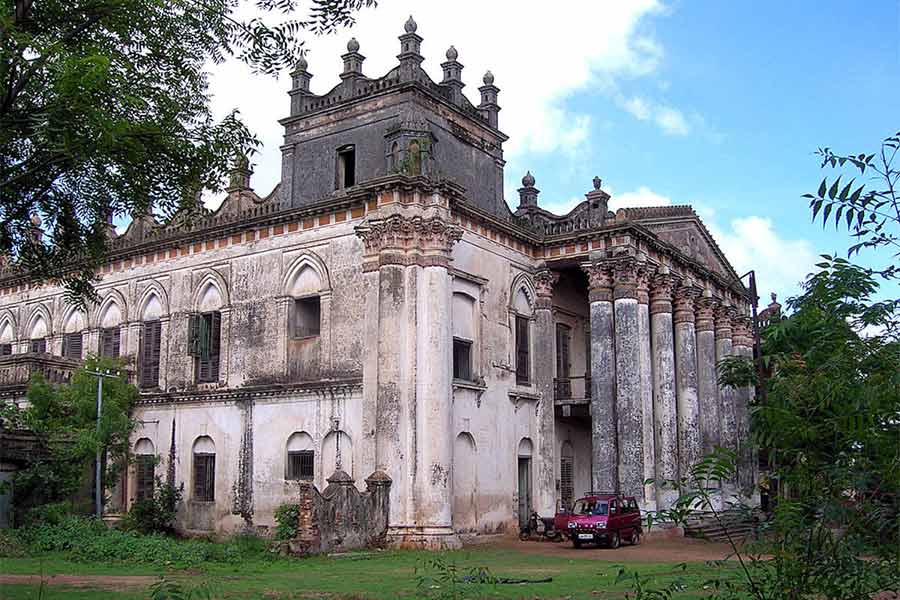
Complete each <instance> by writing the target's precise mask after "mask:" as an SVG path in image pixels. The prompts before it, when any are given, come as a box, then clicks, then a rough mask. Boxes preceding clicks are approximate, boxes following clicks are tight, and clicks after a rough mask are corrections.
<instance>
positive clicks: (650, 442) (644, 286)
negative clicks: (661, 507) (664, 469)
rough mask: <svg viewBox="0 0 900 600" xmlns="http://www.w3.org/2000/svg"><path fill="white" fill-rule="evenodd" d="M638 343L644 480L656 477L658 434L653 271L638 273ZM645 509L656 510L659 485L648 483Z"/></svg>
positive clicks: (643, 270)
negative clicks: (652, 335)
mask: <svg viewBox="0 0 900 600" xmlns="http://www.w3.org/2000/svg"><path fill="white" fill-rule="evenodd" d="M636 291H637V301H638V343H639V344H640V357H641V358H640V364H641V415H642V419H643V438H644V481H647V480H650V479H655V478H656V439H655V438H656V436H655V434H654V432H653V421H654V417H653V358H652V350H651V343H650V272H649V270H648V269H647V267H646V266H643V267H640V268H639V269H638V273H637V288H636ZM642 508H643V509H644V511H653V510H656V486H655V485H654V484H653V483H649V484H645V485H644V502H643V506H642Z"/></svg>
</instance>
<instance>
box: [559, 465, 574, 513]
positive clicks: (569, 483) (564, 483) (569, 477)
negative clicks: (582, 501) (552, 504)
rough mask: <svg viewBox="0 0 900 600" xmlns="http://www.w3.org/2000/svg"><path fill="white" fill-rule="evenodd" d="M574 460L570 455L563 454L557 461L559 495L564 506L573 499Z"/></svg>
mask: <svg viewBox="0 0 900 600" xmlns="http://www.w3.org/2000/svg"><path fill="white" fill-rule="evenodd" d="M574 477H575V460H574V459H573V458H572V457H571V456H563V457H562V458H561V459H560V463H559V495H560V500H561V501H562V505H563V506H564V507H566V508H569V507H571V506H572V502H574V501H575V479H574Z"/></svg>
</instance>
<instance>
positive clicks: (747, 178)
mask: <svg viewBox="0 0 900 600" xmlns="http://www.w3.org/2000/svg"><path fill="white" fill-rule="evenodd" d="M553 10H554V11H556V13H558V14H556V13H548V7H547V4H546V3H543V2H535V3H529V2H504V1H499V0H498V1H496V2H492V3H487V4H486V3H484V2H469V1H468V0H460V1H458V2H455V3H452V5H451V3H424V2H421V1H419V2H413V1H408V0H382V2H381V3H380V4H379V6H378V8H377V9H374V10H368V11H365V12H364V13H363V14H362V15H360V18H359V22H358V24H357V26H356V27H354V28H353V30H351V31H345V32H341V33H339V34H337V35H336V36H334V37H333V38H327V39H317V40H313V41H312V42H311V43H310V45H309V61H310V71H311V72H313V73H314V74H315V77H314V79H313V89H314V91H317V92H319V93H321V92H324V91H326V90H327V89H329V88H330V87H331V86H333V85H334V84H335V83H337V74H338V73H339V70H340V59H339V58H338V56H339V54H341V53H342V52H343V51H344V50H343V46H344V44H346V41H347V40H348V39H349V38H350V37H351V36H356V37H357V38H358V39H359V42H360V44H361V52H362V53H363V54H364V55H366V56H367V57H368V60H367V61H366V63H365V67H364V69H365V72H366V73H367V74H368V75H370V76H380V75H381V74H383V73H384V72H385V71H387V70H388V69H389V68H390V67H391V66H393V64H394V63H395V61H396V59H395V55H396V54H397V48H396V47H395V46H396V45H397V44H398V43H399V42H397V40H396V36H397V35H399V34H400V33H402V23H403V21H404V20H405V18H406V16H408V14H409V13H413V14H414V15H415V18H416V20H417V22H418V23H419V31H418V33H419V34H420V35H422V37H423V38H425V42H424V43H423V54H424V55H425V56H426V62H425V64H424V65H423V66H424V67H425V68H426V70H428V71H429V72H430V73H432V75H433V76H434V77H436V78H439V73H440V68H439V66H438V65H439V63H440V62H442V61H443V60H444V58H443V53H444V51H445V50H446V48H447V46H448V45H449V44H450V43H452V44H454V45H455V47H456V48H457V49H458V50H459V55H460V57H459V60H460V61H461V62H462V63H463V64H464V65H466V69H465V70H464V72H463V78H464V80H465V81H466V82H467V83H468V87H467V88H466V92H468V93H469V97H470V98H471V99H474V100H476V103H477V87H478V85H480V79H481V74H482V73H483V72H484V69H485V68H490V69H491V70H492V72H493V73H494V75H495V76H496V84H497V85H498V86H499V87H500V88H501V92H500V104H501V107H502V109H503V110H502V111H501V113H500V127H501V129H504V130H505V131H506V132H507V133H508V134H509V135H510V136H511V139H510V142H509V143H508V144H507V147H506V158H507V161H508V162H507V177H506V181H507V186H506V187H507V189H506V197H507V201H508V202H510V203H511V204H512V205H513V206H515V204H516V203H517V195H516V192H515V189H516V188H517V187H518V182H519V180H520V178H521V176H522V175H523V174H524V171H525V169H530V170H531V171H532V173H533V174H534V175H535V177H536V179H537V187H538V188H540V189H541V190H542V193H541V197H540V199H541V202H542V204H543V205H544V206H545V207H547V208H549V209H553V210H556V211H565V210H567V209H569V208H571V207H572V206H573V205H574V203H575V202H577V201H578V200H580V199H581V198H582V196H583V194H584V193H585V192H587V191H588V189H590V187H591V185H590V180H591V178H592V177H593V176H594V175H595V174H596V175H600V177H602V178H603V181H604V188H605V189H607V190H608V191H610V192H611V193H612V195H613V206H616V205H639V204H642V205H647V204H665V203H674V204H692V205H694V206H695V209H696V210H697V211H698V213H699V214H700V215H701V217H702V218H703V219H704V222H705V223H707V225H708V226H709V228H710V229H711V230H712V232H713V234H714V236H715V237H716V240H717V241H718V242H719V244H720V245H721V246H722V247H723V249H724V250H725V251H726V254H727V255H728V256H729V258H730V259H731V260H732V262H733V263H734V265H735V267H736V268H737V269H739V270H740V271H741V272H743V271H745V270H747V269H750V268H755V269H757V271H758V272H759V273H760V281H761V290H760V292H761V295H762V296H763V298H767V292H768V290H770V289H774V290H776V291H778V292H780V295H781V296H782V297H784V296H785V295H789V294H791V293H793V292H794V291H796V286H795V284H796V282H797V281H798V280H799V279H800V278H802V277H803V275H804V274H805V273H807V272H808V271H809V270H810V268H811V265H812V263H813V262H815V259H816V256H817V255H818V254H820V253H822V252H831V251H834V250H842V249H843V248H845V247H846V246H847V245H848V242H847V238H846V236H845V235H844V234H843V233H835V232H834V230H833V229H830V230H827V231H823V230H822V227H821V226H820V225H816V224H812V223H811V222H810V216H809V211H808V208H807V205H806V203H805V201H804V200H803V199H801V198H800V196H801V195H802V194H803V193H805V192H808V191H812V190H814V189H815V188H816V187H817V186H818V182H819V180H820V179H821V177H822V172H820V170H819V168H818V161H817V158H816V157H815V156H814V155H813V152H814V151H815V149H816V148H817V147H818V146H824V145H830V146H832V147H833V148H835V149H839V150H846V151H848V152H856V153H858V152H863V151H866V152H874V151H875V150H876V149H877V148H878V145H879V142H880V141H881V139H882V138H884V137H886V136H888V135H890V134H892V133H893V132H895V131H897V130H898V129H900V41H898V40H900V3H898V2H896V1H890V2H888V1H882V2H875V1H867V2H865V3H849V2H824V3H823V2H777V3H776V2H752V3H750V2H741V3H739V2H682V1H669V2H665V3H661V2H657V1H655V0H636V1H634V2H628V3H623V2H609V3H604V2H596V1H593V2H584V3H579V2H573V3H569V4H561V5H559V7H557V6H554V7H553ZM248 79H252V80H253V81H252V83H253V85H249V86H248V85H247V83H248ZM212 83H213V85H212V89H213V92H214V93H215V95H216V96H215V102H216V106H217V107H218V108H219V109H220V110H221V111H223V112H224V111H225V110H228V109H230V108H235V107H236V108H239V109H240V110H241V112H242V114H243V115H244V116H245V118H246V120H247V121H248V123H249V124H250V126H251V128H253V129H254V130H255V131H256V132H257V133H258V134H259V135H260V137H261V139H262V141H263V144H264V148H263V150H262V152H261V153H260V154H259V155H257V156H256V157H254V162H255V163H256V169H257V175H256V177H255V179H254V182H255V184H256V185H257V191H258V192H259V193H266V192H268V190H269V189H271V187H272V186H273V185H274V184H275V183H276V182H277V178H278V172H279V163H280V156H279V152H278V145H279V144H280V142H281V128H280V127H279V126H278V125H277V123H275V119H276V116H283V115H284V114H285V112H286V110H287V96H286V95H285V93H286V91H287V87H288V79H287V77H281V78H279V79H278V80H273V79H270V78H262V77H255V76H252V75H250V74H249V73H247V72H246V69H244V68H243V67H242V66H241V65H236V64H229V65H225V66H223V67H219V68H217V69H216V71H215V72H214V76H213V80H212Z"/></svg>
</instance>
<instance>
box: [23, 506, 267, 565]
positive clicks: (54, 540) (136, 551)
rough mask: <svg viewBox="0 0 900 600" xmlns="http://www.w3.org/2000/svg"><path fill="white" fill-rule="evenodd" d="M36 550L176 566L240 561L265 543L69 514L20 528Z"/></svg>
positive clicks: (258, 552) (260, 553)
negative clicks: (119, 525)
mask: <svg viewBox="0 0 900 600" xmlns="http://www.w3.org/2000/svg"><path fill="white" fill-rule="evenodd" d="M16 535H17V536H18V539H19V540H20V541H21V543H22V544H23V545H24V546H25V547H26V548H27V549H28V551H29V552H30V553H32V554H44V553H47V552H59V553H64V554H65V555H66V557H67V558H69V559H71V560H76V561H84V562H97V561H100V562H117V561H124V562H132V563H149V564H154V565H165V566H174V567H192V566H197V565H200V564H202V563H205V562H227V563H239V562H241V561H243V560H245V559H247V558H252V557H254V556H263V555H264V549H263V545H261V544H262V543H261V542H251V541H249V540H247V539H245V538H246V537H247V536H241V537H238V538H234V539H233V540H230V541H228V542H226V543H215V542H211V541H208V540H199V539H189V540H183V539H178V538H174V537H171V536H165V535H161V534H159V533H152V534H146V535H145V534H140V533H138V532H136V531H126V530H122V529H110V528H108V527H107V526H106V525H105V524H104V523H103V522H102V521H96V520H94V519H89V518H82V517H68V518H66V519H64V520H63V521H62V522H60V523H57V524H49V523H42V524H39V525H34V526H32V527H27V528H22V529H20V530H18V531H17V532H16Z"/></svg>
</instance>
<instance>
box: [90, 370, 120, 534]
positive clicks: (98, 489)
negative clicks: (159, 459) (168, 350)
mask: <svg viewBox="0 0 900 600" xmlns="http://www.w3.org/2000/svg"><path fill="white" fill-rule="evenodd" d="M85 372H86V373H88V374H89V375H94V376H96V377H97V442H98V444H97V456H96V463H95V465H94V468H95V470H94V480H95V481H94V513H95V516H96V517H97V518H98V519H100V518H102V517H103V485H102V470H103V466H102V452H101V451H100V444H99V441H100V415H101V413H102V411H103V378H104V377H110V378H113V377H118V376H119V373H118V371H115V372H112V371H109V370H107V371H106V372H105V373H101V372H100V371H85Z"/></svg>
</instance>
